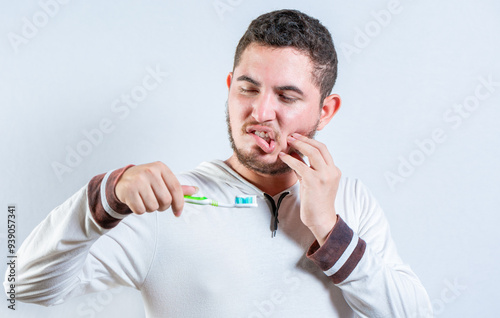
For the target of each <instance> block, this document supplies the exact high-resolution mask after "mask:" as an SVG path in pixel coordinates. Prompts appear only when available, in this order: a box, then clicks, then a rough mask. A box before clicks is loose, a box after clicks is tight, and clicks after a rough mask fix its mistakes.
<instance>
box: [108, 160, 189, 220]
mask: <svg viewBox="0 0 500 318" xmlns="http://www.w3.org/2000/svg"><path fill="white" fill-rule="evenodd" d="M197 190H198V189H197V188H196V187H194V186H185V185H183V186H181V184H180V183H179V180H177V178H176V176H175V175H174V174H173V173H172V171H170V169H169V168H168V167H167V166H166V165H165V164H164V163H163V162H160V161H157V162H152V163H148V164H143V165H138V166H134V167H131V168H129V169H127V170H126V171H125V172H124V173H123V175H122V176H121V177H120V179H118V182H117V184H116V187H115V194H116V196H117V198H118V200H120V201H121V202H122V203H124V204H126V205H127V206H128V207H129V208H130V210H132V212H134V213H135V214H143V213H144V212H153V211H165V210H166V209H168V208H169V207H170V206H171V207H172V211H173V212H174V215H175V216H180V215H181V212H182V208H183V207H184V195H192V194H195V193H196V192H197Z"/></svg>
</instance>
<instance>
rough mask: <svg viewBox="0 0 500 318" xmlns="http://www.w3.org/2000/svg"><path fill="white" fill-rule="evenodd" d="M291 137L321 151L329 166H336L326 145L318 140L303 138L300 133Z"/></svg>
mask: <svg viewBox="0 0 500 318" xmlns="http://www.w3.org/2000/svg"><path fill="white" fill-rule="evenodd" d="M291 136H292V137H293V138H295V139H297V140H299V141H302V142H304V143H306V144H308V145H311V146H312V147H314V148H316V149H317V150H319V152H320V154H321V156H322V157H323V159H324V160H325V162H326V164H327V165H335V162H334V161H333V157H332V155H331V153H330V151H328V148H327V147H326V145H325V144H324V143H321V142H319V141H317V140H316V139H312V138H309V137H306V136H303V135H301V134H299V133H293V134H292V135H291ZM309 159H311V158H309Z"/></svg>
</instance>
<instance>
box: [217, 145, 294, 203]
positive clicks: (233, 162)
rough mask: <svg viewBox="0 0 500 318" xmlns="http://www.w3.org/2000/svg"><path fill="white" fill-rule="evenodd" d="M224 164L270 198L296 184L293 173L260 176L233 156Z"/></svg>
mask: <svg viewBox="0 0 500 318" xmlns="http://www.w3.org/2000/svg"><path fill="white" fill-rule="evenodd" d="M224 163H225V164H227V165H228V166H229V167H231V169H233V170H234V171H236V172H237V173H238V174H239V175H240V176H242V177H243V178H244V179H245V180H247V181H248V182H250V183H251V184H253V185H254V186H256V187H257V188H259V189H260V190H262V191H263V192H265V193H267V194H269V195H271V196H274V195H276V194H278V193H280V192H282V191H284V190H286V189H288V188H290V187H291V186H293V185H294V184H295V183H296V182H297V176H296V174H295V172H293V171H289V172H286V173H282V174H278V175H268V174H262V173H259V172H256V171H254V170H251V169H249V168H247V167H245V166H244V165H243V164H242V163H241V162H239V160H238V159H237V158H236V156H235V155H234V154H233V155H232V156H231V157H230V158H229V159H227V160H226V161H224Z"/></svg>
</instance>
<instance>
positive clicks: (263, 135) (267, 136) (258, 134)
mask: <svg viewBox="0 0 500 318" xmlns="http://www.w3.org/2000/svg"><path fill="white" fill-rule="evenodd" d="M254 134H256V135H257V136H259V137H260V138H269V135H268V134H267V133H266V132H263V131H255V132H254Z"/></svg>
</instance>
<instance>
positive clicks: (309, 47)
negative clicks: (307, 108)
mask: <svg viewBox="0 0 500 318" xmlns="http://www.w3.org/2000/svg"><path fill="white" fill-rule="evenodd" d="M252 43H257V44H260V45H265V46H270V47H293V48H295V49H297V50H299V51H301V52H303V53H305V54H306V55H307V56H309V58H310V59H311V61H312V62H313V64H314V71H313V74H312V75H313V79H314V84H315V85H317V87H318V88H319V90H320V94H321V102H322V101H323V100H324V99H325V97H326V96H328V95H329V94H330V92H331V90H332V88H333V85H334V84H335V80H336V79H337V53H336V51H335V47H334V46H333V40H332V36H331V35H330V32H329V31H328V30H327V29H326V28H325V27H324V26H323V25H322V24H321V23H320V22H319V20H317V19H315V18H312V17H310V16H308V15H306V14H304V13H302V12H300V11H297V10H278V11H272V12H269V13H265V14H263V15H261V16H259V17H258V18H256V19H255V20H253V21H252V22H251V23H250V25H249V26H248V29H247V31H246V32H245V34H243V36H242V37H241V39H240V41H239V43H238V46H237V47H236V53H235V55H234V65H233V70H234V68H236V66H238V64H239V62H240V58H241V55H242V54H243V51H245V49H246V48H247V47H248V46H249V45H250V44H252Z"/></svg>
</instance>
